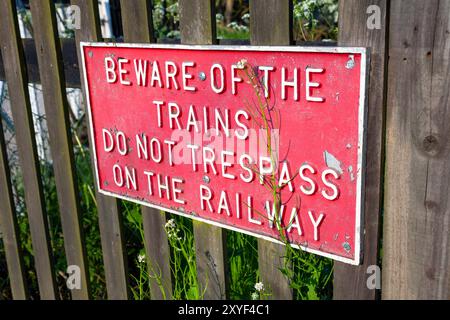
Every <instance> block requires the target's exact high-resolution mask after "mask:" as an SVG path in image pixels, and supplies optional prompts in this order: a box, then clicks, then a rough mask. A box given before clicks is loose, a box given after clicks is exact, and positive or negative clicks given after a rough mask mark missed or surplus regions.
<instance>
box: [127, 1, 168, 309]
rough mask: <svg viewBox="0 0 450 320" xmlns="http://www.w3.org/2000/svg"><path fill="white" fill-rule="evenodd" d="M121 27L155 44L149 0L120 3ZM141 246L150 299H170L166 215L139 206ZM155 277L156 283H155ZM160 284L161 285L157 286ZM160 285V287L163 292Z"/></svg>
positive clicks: (139, 39) (134, 39)
mask: <svg viewBox="0 0 450 320" xmlns="http://www.w3.org/2000/svg"><path fill="white" fill-rule="evenodd" d="M121 12H122V28H123V35H124V38H125V41H126V42H132V43H136V42H141V43H146V42H147V43H148V42H155V38H154V36H153V19H152V7H151V3H150V1H149V0H136V1H124V0H122V1H121ZM141 211H142V221H143V226H144V237H145V239H144V242H145V243H144V245H145V250H146V254H147V257H148V260H149V261H148V265H149V274H150V276H151V279H150V288H151V298H152V299H153V300H161V299H164V298H166V299H170V298H171V297H172V279H171V272H170V249H169V243H168V241H167V234H166V232H165V229H164V226H165V224H166V216H165V214H164V213H162V212H161V211H160V210H157V209H154V208H149V207H145V206H142V207H141ZM157 278H158V280H157ZM159 282H161V283H159ZM160 285H162V286H163V290H164V293H163V292H162V291H161V288H160V287H159V286H160Z"/></svg>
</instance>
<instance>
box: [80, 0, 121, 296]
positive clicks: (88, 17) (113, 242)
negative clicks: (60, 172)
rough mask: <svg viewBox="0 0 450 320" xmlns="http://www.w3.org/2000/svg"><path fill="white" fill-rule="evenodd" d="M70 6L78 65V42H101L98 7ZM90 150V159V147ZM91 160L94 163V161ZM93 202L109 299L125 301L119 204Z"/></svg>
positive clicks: (88, 3) (84, 2)
mask: <svg viewBox="0 0 450 320" xmlns="http://www.w3.org/2000/svg"><path fill="white" fill-rule="evenodd" d="M72 4H73V5H77V6H78V7H79V8H80V12H81V13H82V23H81V28H80V29H78V30H76V31H75V38H76V43H77V49H78V50H77V51H78V61H81V57H80V54H81V53H80V41H101V39H102V35H101V31H100V23H99V15H98V3H97V1H96V0H72ZM80 78H81V79H84V75H83V70H82V68H80ZM81 83H82V87H83V92H84V98H85V99H84V101H87V99H86V95H85V92H86V91H85V90H84V82H83V80H82V81H81ZM89 134H90V132H89ZM89 141H92V140H89ZM90 150H91V155H92V154H93V150H92V146H91V148H90ZM91 158H92V159H93V157H91ZM96 199H97V210H98V217H99V226H100V234H101V243H102V251H103V262H104V265H105V276H106V287H107V292H108V298H109V299H113V300H124V299H128V297H129V286H128V271H127V257H126V254H125V252H124V241H123V238H122V234H123V233H122V220H121V215H120V211H119V203H118V201H117V200H116V199H115V198H112V197H108V196H104V195H102V194H100V193H99V192H97V193H96Z"/></svg>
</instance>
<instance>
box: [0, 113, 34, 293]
mask: <svg viewBox="0 0 450 320" xmlns="http://www.w3.org/2000/svg"><path fill="white" fill-rule="evenodd" d="M14 206H15V204H14V199H13V193H12V187H11V176H10V171H9V166H8V156H7V154H6V145H5V138H4V136H3V125H2V121H1V120H0V233H1V234H2V240H3V246H4V248H5V256H6V263H7V267H8V275H9V283H10V286H11V292H12V296H13V298H14V299H16V300H24V299H27V298H28V288H27V284H26V281H25V270H24V266H23V258H22V249H21V247H20V238H19V230H18V225H17V218H16V210H15V208H14Z"/></svg>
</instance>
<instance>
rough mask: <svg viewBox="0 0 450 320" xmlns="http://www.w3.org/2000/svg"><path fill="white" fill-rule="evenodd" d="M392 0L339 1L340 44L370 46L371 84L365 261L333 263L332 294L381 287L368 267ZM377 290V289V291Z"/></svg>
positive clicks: (373, 256)
mask: <svg viewBox="0 0 450 320" xmlns="http://www.w3.org/2000/svg"><path fill="white" fill-rule="evenodd" d="M371 5H375V6H378V8H379V9H380V18H381V19H380V21H379V22H380V29H369V28H367V19H368V17H369V16H368V15H367V13H366V12H367V8H368V7H369V6H371ZM388 12H389V1H387V0H376V1H374V0H364V1H361V0H341V1H340V2H339V45H345V46H358V47H368V48H370V52H371V66H370V74H369V76H370V83H369V88H368V93H369V96H368V101H367V103H368V114H367V140H366V143H367V144H366V145H367V146H368V147H367V153H366V168H365V170H366V173H365V196H364V198H365V203H364V230H365V235H364V243H363V250H364V254H363V257H364V261H363V264H362V265H360V266H350V265H347V264H344V263H340V262H335V263H334V282H333V298H334V299H337V300H342V299H361V300H373V299H375V298H377V297H379V294H380V292H379V290H371V289H369V288H368V287H367V277H368V276H369V275H368V274H367V268H368V267H369V266H370V265H377V264H378V253H379V240H378V239H379V236H380V223H379V222H380V216H381V207H382V204H381V201H382V188H383V187H382V181H383V179H382V177H383V171H384V163H383V159H384V130H383V129H384V114H385V110H386V93H387V89H386V83H385V77H386V76H387V69H386V67H387V41H388V39H389V36H388V34H387V31H388V30H387V29H388ZM377 291H378V292H377Z"/></svg>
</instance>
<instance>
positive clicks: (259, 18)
mask: <svg viewBox="0 0 450 320" xmlns="http://www.w3.org/2000/svg"><path fill="white" fill-rule="evenodd" d="M292 10H293V8H292V0H256V1H255V0H251V1H250V43H251V44H252V45H259V46H263V45H291V44H292V42H293V28H292V23H293V18H292Z"/></svg>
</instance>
